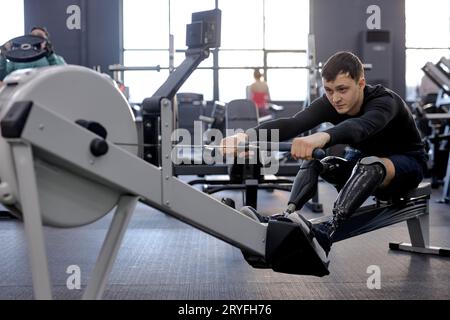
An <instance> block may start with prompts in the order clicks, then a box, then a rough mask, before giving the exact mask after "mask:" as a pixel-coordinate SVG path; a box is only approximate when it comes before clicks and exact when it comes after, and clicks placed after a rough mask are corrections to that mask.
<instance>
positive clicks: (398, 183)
mask: <svg viewBox="0 0 450 320" xmlns="http://www.w3.org/2000/svg"><path fill="white" fill-rule="evenodd" d="M322 79H323V83H324V89H325V95H324V96H322V97H320V98H318V99H316V100H315V101H313V102H312V103H311V105H310V106H309V107H308V108H305V110H303V111H301V112H299V113H297V114H296V115H294V116H293V117H292V118H282V119H278V120H274V121H270V122H267V123H264V124H262V125H260V126H258V127H257V128H255V129H256V130H259V129H279V137H280V141H283V140H287V139H291V138H294V137H297V136H298V135H299V134H301V133H303V132H306V131H308V130H310V129H312V128H314V127H316V126H318V125H319V124H321V123H323V122H330V123H332V124H334V127H332V128H330V129H328V130H325V131H323V132H317V133H314V134H311V135H309V136H304V137H297V138H294V140H293V143H292V148H291V154H292V156H293V157H294V158H296V159H303V160H307V161H304V162H303V164H302V167H301V170H300V171H299V173H298V175H297V177H296V183H295V184H294V186H293V188H292V190H293V191H292V192H294V190H297V192H298V194H295V195H294V196H293V195H292V194H291V198H290V200H289V203H291V202H292V203H294V204H295V205H296V210H300V209H301V207H302V206H303V205H304V204H305V203H306V202H307V201H308V200H309V199H310V198H311V197H312V196H313V195H314V192H315V186H316V181H317V178H318V176H319V174H321V175H322V177H324V179H325V180H333V183H334V184H335V186H336V188H337V189H338V190H340V192H339V195H338V197H337V199H336V202H335V203H334V207H333V219H332V220H331V222H330V223H328V224H322V225H320V227H313V226H312V225H311V223H309V221H307V220H306V219H305V218H303V217H302V216H301V215H300V214H299V213H298V212H293V213H289V214H287V215H286V216H285V217H283V218H284V219H286V218H287V219H289V220H291V221H293V222H297V223H298V224H299V225H300V227H301V229H302V231H303V233H304V234H305V235H308V236H309V235H312V236H313V237H314V238H315V240H316V241H317V243H318V244H319V246H317V247H315V248H314V250H315V251H316V252H317V255H316V257H317V258H318V259H319V257H324V256H327V255H328V253H329V251H330V248H331V244H332V236H333V234H334V233H335V232H336V230H337V229H338V228H339V226H340V225H341V224H342V221H344V220H346V219H348V218H349V217H350V216H351V215H352V214H353V213H354V212H355V211H356V210H357V209H358V208H359V207H360V206H361V205H362V204H363V203H364V201H365V200H366V199H367V198H368V197H369V196H370V195H371V194H373V193H374V192H375V191H377V192H380V191H381V192H383V193H384V194H388V195H389V194H393V193H396V192H402V191H406V190H409V189H412V188H415V187H416V186H417V185H418V184H419V183H420V181H421V180H422V178H423V173H424V172H423V171H424V167H425V166H426V153H425V150H424V146H423V144H422V141H421V138H420V134H419V131H418V130H417V127H416V125H415V122H414V119H413V117H412V115H411V113H410V111H409V109H408V107H407V105H406V104H405V102H404V101H403V100H402V99H401V98H400V97H399V96H398V95H397V94H396V93H394V92H393V91H391V90H389V89H387V88H384V87H383V86H381V85H376V86H371V85H366V81H365V78H364V69H363V65H362V63H361V61H360V60H359V58H358V57H357V56H355V55H354V54H352V53H350V52H338V53H336V54H334V55H333V56H332V57H330V58H329V59H328V61H327V62H326V63H325V65H324V66H323V69H322ZM268 132H270V130H268ZM269 139H270V136H269ZM246 140H248V137H247V135H246V134H244V133H239V134H236V135H233V136H230V137H226V138H225V139H223V140H222V141H221V146H222V147H223V148H221V149H220V150H221V151H222V152H223V153H224V154H229V153H232V152H234V150H235V146H236V145H237V144H239V143H243V142H245V141H246ZM336 144H348V145H349V146H351V147H353V148H354V149H357V150H359V156H358V157H356V158H355V157H353V159H351V160H350V159H349V160H350V162H349V163H351V164H352V165H351V166H340V167H338V168H336V166H335V167H334V168H333V169H328V170H329V171H328V172H327V171H325V172H321V171H322V170H323V168H324V166H320V165H317V163H319V161H318V160H314V159H312V153H313V150H314V149H316V148H327V147H330V146H333V145H336ZM326 159H327V158H325V159H324V161H325V162H326V161H327V160H326ZM353 164H354V165H353ZM330 170H331V171H334V172H330ZM327 177H328V178H330V177H331V179H326V178H327ZM312 180H315V181H312ZM305 238H306V237H305ZM310 245H311V246H312V244H310ZM322 262H323V258H322Z"/></svg>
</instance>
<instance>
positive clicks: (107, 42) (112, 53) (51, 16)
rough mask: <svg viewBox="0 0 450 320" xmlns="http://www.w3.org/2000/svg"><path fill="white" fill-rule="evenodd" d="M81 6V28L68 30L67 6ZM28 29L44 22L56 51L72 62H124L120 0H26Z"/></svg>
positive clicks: (104, 68) (87, 65)
mask: <svg viewBox="0 0 450 320" xmlns="http://www.w3.org/2000/svg"><path fill="white" fill-rule="evenodd" d="M70 5H78V6H79V7H80V9H81V16H80V18H81V29H73V30H69V29H68V28H67V26H66V20H67V19H68V18H69V17H70V14H67V12H66V11H67V8H68V6H70ZM24 7H25V30H26V31H29V30H30V28H31V27H33V26H36V25H38V26H45V27H47V29H48V31H49V32H50V39H51V41H52V43H53V45H54V47H55V52H56V53H57V54H59V55H61V56H63V57H64V59H66V61H67V62H68V63H70V64H78V65H83V66H86V67H89V68H92V67H94V66H97V65H100V66H101V70H102V71H103V72H106V71H107V68H108V66H109V65H111V64H115V63H122V50H121V46H122V40H121V39H122V23H121V15H122V11H121V0H57V1H55V0H25V1H24Z"/></svg>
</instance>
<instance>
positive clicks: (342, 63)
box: [322, 51, 364, 81]
mask: <svg viewBox="0 0 450 320" xmlns="http://www.w3.org/2000/svg"><path fill="white" fill-rule="evenodd" d="M340 73H343V74H347V73H348V74H349V76H350V77H351V78H352V79H353V80H355V81H358V80H359V79H360V78H361V76H362V75H363V74H364V69H363V64H362V63H361V60H359V58H358V57H357V56H356V55H355V54H353V53H351V52H348V51H340V52H337V53H335V54H333V55H332V56H331V57H330V58H329V59H328V60H327V62H325V64H324V66H323V68H322V77H323V78H324V79H325V80H326V81H334V80H335V79H336V77H337V76H338V74H340Z"/></svg>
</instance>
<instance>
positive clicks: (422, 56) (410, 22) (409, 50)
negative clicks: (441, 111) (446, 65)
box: [405, 0, 450, 101]
mask: <svg viewBox="0 0 450 320" xmlns="http://www.w3.org/2000/svg"><path fill="white" fill-rule="evenodd" d="M405 5H406V14H405V15H406V99H407V100H409V101H412V100H415V99H416V96H417V88H418V86H419V84H420V81H421V79H422V77H423V75H424V73H423V71H422V70H421V68H422V67H423V66H424V65H425V63H427V62H433V63H436V62H438V61H439V59H440V58H441V57H443V56H446V57H447V58H448V57H449V56H450V0H432V1H427V2H422V1H414V0H406V3H405ZM424 17H432V18H427V19H425V18H424Z"/></svg>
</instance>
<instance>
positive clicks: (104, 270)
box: [83, 196, 138, 300]
mask: <svg viewBox="0 0 450 320" xmlns="http://www.w3.org/2000/svg"><path fill="white" fill-rule="evenodd" d="M137 201H138V197H136V196H122V197H121V198H120V200H119V204H118V205H117V209H116V212H115V214H114V218H113V220H112V222H111V225H110V227H109V229H108V233H107V235H106V238H105V241H104V242H103V246H102V249H101V251H100V254H99V256H98V258H97V262H96V264H95V268H94V272H93V275H92V279H91V280H90V281H89V283H88V286H87V288H86V291H85V293H84V295H83V299H85V300H93V299H101V297H102V294H103V291H104V289H105V286H106V281H107V279H108V275H109V273H110V272H111V269H112V267H113V264H114V261H115V259H116V256H117V253H118V251H119V248H120V245H121V243H122V239H123V236H124V234H125V231H126V229H127V226H128V223H129V221H130V218H131V215H132V213H133V211H134V209H135V208H136V204H137Z"/></svg>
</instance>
